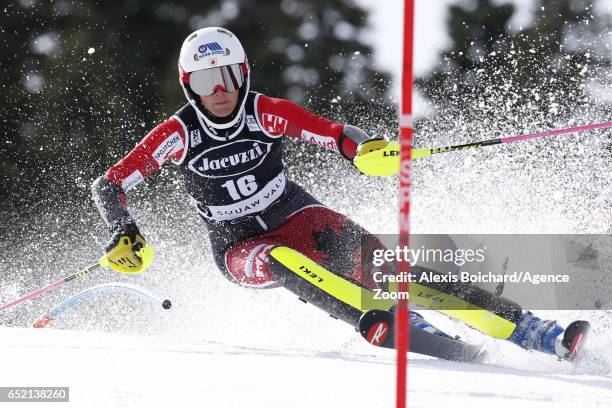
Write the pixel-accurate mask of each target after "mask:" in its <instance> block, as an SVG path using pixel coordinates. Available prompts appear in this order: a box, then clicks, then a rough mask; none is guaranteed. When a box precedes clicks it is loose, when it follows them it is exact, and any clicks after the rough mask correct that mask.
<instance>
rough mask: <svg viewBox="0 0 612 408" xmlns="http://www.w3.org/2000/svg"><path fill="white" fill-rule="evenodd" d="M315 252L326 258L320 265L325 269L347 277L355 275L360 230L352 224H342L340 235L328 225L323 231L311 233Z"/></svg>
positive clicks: (359, 244)
mask: <svg viewBox="0 0 612 408" xmlns="http://www.w3.org/2000/svg"><path fill="white" fill-rule="evenodd" d="M313 235H314V238H315V241H316V249H317V251H321V252H323V253H324V254H325V255H326V256H325V258H324V259H323V262H321V265H322V266H323V267H325V268H326V269H328V270H330V271H332V272H334V273H336V274H341V275H344V276H347V277H351V276H353V275H354V274H355V270H356V268H357V264H356V262H355V259H356V258H357V259H358V256H357V255H358V254H359V251H360V249H361V230H360V229H359V227H357V226H356V225H353V224H344V225H342V227H341V228H340V234H338V233H336V231H335V230H334V229H333V228H332V227H331V226H329V225H326V226H325V229H324V230H323V231H314V232H313Z"/></svg>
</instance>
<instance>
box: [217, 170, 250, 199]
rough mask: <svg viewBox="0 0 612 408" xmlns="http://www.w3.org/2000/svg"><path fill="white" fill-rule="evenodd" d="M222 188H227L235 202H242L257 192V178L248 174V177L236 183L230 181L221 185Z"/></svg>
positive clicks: (241, 178)
mask: <svg viewBox="0 0 612 408" xmlns="http://www.w3.org/2000/svg"><path fill="white" fill-rule="evenodd" d="M221 187H225V188H226V189H227V192H228V193H229V195H230V197H232V199H234V200H242V199H243V198H245V197H248V196H250V195H253V194H254V193H255V192H256V191H257V182H256V181H255V176H253V175H252V174H247V175H246V176H242V177H240V178H239V179H238V180H236V181H235V182H234V180H228V181H226V182H225V183H223V184H221Z"/></svg>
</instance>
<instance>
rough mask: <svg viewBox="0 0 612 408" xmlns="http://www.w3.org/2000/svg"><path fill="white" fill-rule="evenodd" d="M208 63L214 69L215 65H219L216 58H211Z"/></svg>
mask: <svg viewBox="0 0 612 408" xmlns="http://www.w3.org/2000/svg"><path fill="white" fill-rule="evenodd" d="M208 63H209V64H210V65H212V66H213V67H214V66H215V65H217V59H216V58H211V59H210V60H209V61H208Z"/></svg>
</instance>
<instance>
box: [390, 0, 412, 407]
mask: <svg viewBox="0 0 612 408" xmlns="http://www.w3.org/2000/svg"><path fill="white" fill-rule="evenodd" d="M413 43H414V0H404V61H403V69H402V106H401V111H400V117H399V124H400V172H399V245H400V248H403V247H408V244H409V237H410V187H411V184H412V181H411V173H412V167H411V160H412V158H411V153H412V82H413V73H412V67H413ZM403 273H406V274H407V273H410V264H409V263H408V262H407V261H405V260H399V261H398V264H397V274H398V277H400V276H401V275H402V274H403ZM397 290H398V295H399V296H398V301H397V305H396V307H397V308H396V315H395V339H394V341H395V346H396V348H397V374H396V377H397V379H396V381H397V382H396V396H395V401H396V407H397V408H405V407H406V399H407V385H406V384H407V381H408V349H409V344H410V331H409V325H408V316H409V313H408V299H407V298H406V297H405V295H407V294H408V293H409V291H408V282H407V279H399V284H398V288H397Z"/></svg>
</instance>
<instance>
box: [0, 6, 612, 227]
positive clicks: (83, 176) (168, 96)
mask: <svg viewBox="0 0 612 408" xmlns="http://www.w3.org/2000/svg"><path fill="white" fill-rule="evenodd" d="M398 3H399V2H398ZM424 3H425V2H424ZM596 3H597V2H595V1H586V0H555V1H543V0H540V1H534V3H533V5H532V7H534V10H535V15H534V18H533V19H532V21H531V22H530V23H529V24H527V25H526V26H525V27H519V26H518V25H517V24H516V23H513V21H514V20H513V19H514V18H515V16H516V14H517V10H516V8H515V6H513V5H512V4H509V3H508V2H500V1H495V0H461V1H460V0H458V1H456V2H455V3H454V4H453V5H451V6H450V14H449V19H448V33H449V35H450V39H451V45H450V48H449V49H448V50H447V51H446V52H444V54H443V55H442V56H441V61H440V64H439V66H437V67H434V69H433V71H432V72H431V73H430V74H428V75H426V76H425V77H423V78H420V79H419V80H418V81H417V85H418V88H419V89H420V91H421V92H422V93H423V94H424V95H425V96H426V97H427V98H429V99H430V100H431V101H433V102H434V106H436V107H444V108H445V109H453V108H454V109H455V110H456V113H455V116H454V117H455V118H456V117H458V116H462V117H464V118H465V120H466V121H468V120H474V117H471V116H470V115H476V116H475V117H478V118H477V120H481V119H482V115H487V114H489V115H498V116H499V115H500V112H503V114H507V115H508V116H512V115H514V118H515V121H514V122H512V121H510V120H508V121H507V123H508V126H511V127H513V129H514V128H515V127H516V125H517V123H522V122H525V121H524V120H523V117H524V113H525V109H527V110H528V111H530V112H534V116H537V115H536V114H537V113H539V114H540V118H542V121H543V122H546V121H547V120H553V119H554V117H556V116H558V115H562V114H564V113H567V111H569V110H573V109H576V107H580V106H586V105H587V104H590V103H592V101H593V95H594V94H597V98H598V101H599V102H602V103H609V102H610V101H611V100H612V96H611V95H610V92H608V91H607V89H609V88H610V87H609V85H610V74H609V72H610V69H609V68H610V55H611V54H610V44H611V43H612V41H609V40H610V35H609V32H610V21H609V18H607V17H606V16H605V15H602V14H598V11H597V10H596V8H595V7H594V6H593V4H596ZM398 12H399V6H398ZM213 25H219V26H225V27H228V28H230V29H231V30H232V31H234V32H235V33H236V34H237V35H238V37H239V38H240V39H241V40H242V42H243V43H244V45H245V47H246V49H247V52H248V55H249V61H250V63H251V65H252V68H253V77H252V80H253V89H256V90H259V91H262V92H264V93H266V94H269V95H271V96H280V97H285V98H289V99H292V100H294V101H296V102H299V103H302V104H304V105H305V106H306V107H307V108H309V109H311V110H313V111H315V112H319V113H321V114H324V115H328V116H330V117H332V118H334V119H336V120H341V121H347V122H350V123H354V124H356V125H362V126H364V127H366V128H369V129H371V128H373V127H376V126H379V127H382V126H386V128H387V129H388V128H389V127H392V126H393V124H395V123H397V122H396V120H397V119H396V115H395V111H396V106H393V105H392V104H391V103H390V99H389V98H388V97H387V96H388V95H386V94H385V93H386V91H387V90H388V89H389V87H390V76H389V74H388V73H381V72H377V71H375V70H374V69H373V68H372V62H373V61H372V53H373V50H372V48H371V47H370V46H369V45H366V44H367V41H366V38H365V37H366V36H367V32H366V31H365V28H366V25H367V15H366V13H365V11H364V10H363V9H361V8H360V7H358V6H357V5H356V3H354V1H353V0H336V1H323V0H277V1H266V2H261V1H254V0H214V1H207V2H202V1H197V0H185V1H180V2H173V1H167V0H147V1H144V0H121V1H119V0H113V1H111V0H54V1H42V0H16V1H11V2H7V4H5V5H4V6H3V7H2V9H1V10H0V74H1V75H0V90H1V96H0V98H1V99H0V100H1V104H2V111H1V113H0V132H1V134H2V139H1V140H0V154H1V155H2V161H0V174H1V178H0V180H1V182H0V205H1V206H3V208H4V211H3V212H2V215H3V216H5V217H9V216H12V215H13V214H19V213H23V212H24V211H27V210H28V209H33V208H35V207H41V208H44V207H45V206H48V205H49V204H51V203H53V202H55V201H58V200H59V199H60V198H62V199H66V201H61V202H59V203H60V205H63V206H66V205H67V204H65V203H70V202H71V201H70V199H69V198H70V196H73V198H79V199H82V200H86V199H87V200H88V199H89V198H88V196H89V184H90V183H91V181H92V180H93V179H94V178H95V177H97V176H98V175H99V174H101V173H102V172H103V171H104V170H105V169H106V168H107V167H108V166H109V165H110V164H112V163H113V162H114V161H115V160H117V159H119V158H120V157H122V156H123V155H124V154H125V153H126V152H127V151H128V150H129V149H130V148H131V147H132V146H133V145H134V144H135V143H136V142H137V141H138V140H139V139H140V138H141V137H142V136H143V135H144V134H145V133H146V132H147V131H148V130H149V129H150V128H152V127H153V126H154V125H155V124H156V123H158V122H159V121H161V120H163V119H164V118H166V117H168V116H169V115H171V114H172V113H174V112H175V111H176V110H177V109H178V108H179V107H180V106H181V105H182V104H184V103H185V101H184V98H183V95H182V92H181V90H180V87H179V85H178V80H177V73H176V61H177V57H178V52H179V48H180V44H181V43H182V41H183V39H184V38H185V37H186V35H187V34H188V33H189V32H191V31H193V30H195V29H198V28H201V27H205V26H213ZM432 29H438V28H436V27H432ZM389 41H393V42H396V43H397V44H396V45H397V47H398V52H399V49H400V42H399V39H389ZM500 105H501V106H502V108H500ZM526 107H527V108H526ZM478 115H480V116H478ZM436 122H438V123H447V122H451V121H444V120H439V118H436V117H435V116H433V117H430V118H428V119H425V120H423V121H422V122H421V123H423V124H425V125H426V124H427V123H429V124H430V125H431V126H434V125H433V124H435V123H436ZM418 126H419V122H417V127H418ZM440 126H441V125H440ZM424 127H426V126H424ZM425 130H431V131H426V132H423V133H422V134H423V135H424V136H423V137H426V136H427V135H431V134H435V133H436V130H437V129H434V128H432V129H425ZM421 140H423V139H421ZM422 143H424V142H422ZM422 143H421V144H422ZM309 148H310V147H300V149H304V150H305V151H307V152H308V153H309V154H310V153H311V150H308V149H309ZM291 149H293V147H291V146H290V148H289V150H290V151H291ZM315 150H316V149H314V148H313V149H312V152H314V151H315ZM316 154H325V153H318V150H317V153H316ZM313 165H314V164H313ZM317 165H327V164H326V163H323V164H317ZM305 171H308V169H306V170H305ZM5 223H6V220H2V219H0V224H5ZM0 228H1V227H0Z"/></svg>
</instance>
